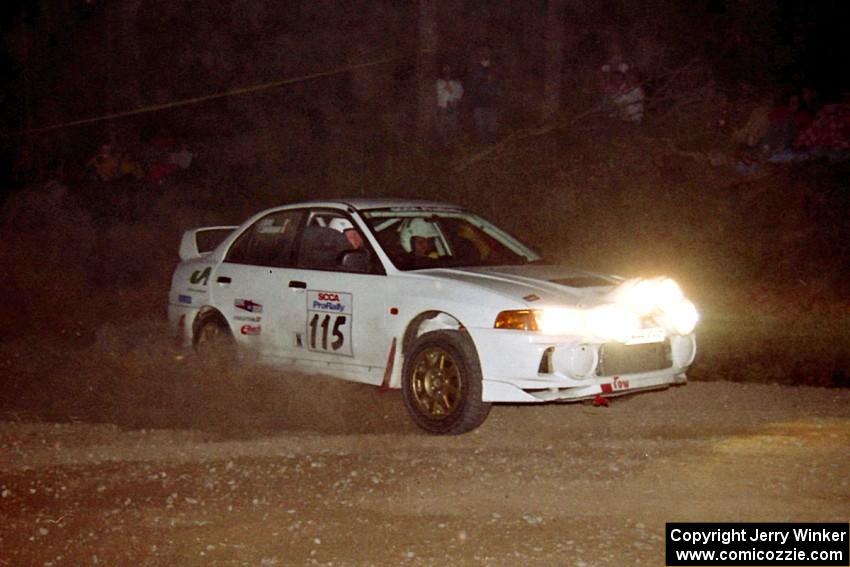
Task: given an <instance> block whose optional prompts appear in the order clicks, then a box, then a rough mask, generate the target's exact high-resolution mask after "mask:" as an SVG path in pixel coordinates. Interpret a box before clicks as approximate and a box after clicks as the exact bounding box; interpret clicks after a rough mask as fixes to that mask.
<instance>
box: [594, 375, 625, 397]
mask: <svg viewBox="0 0 850 567" xmlns="http://www.w3.org/2000/svg"><path fill="white" fill-rule="evenodd" d="M629 387H630V384H629V381H628V380H625V379H623V378H620V377H619V376H614V380H613V381H612V382H610V383H609V384H601V385H600V388H601V389H602V392H603V393H605V394H610V393H611V392H617V391H620V390H628V389H629Z"/></svg>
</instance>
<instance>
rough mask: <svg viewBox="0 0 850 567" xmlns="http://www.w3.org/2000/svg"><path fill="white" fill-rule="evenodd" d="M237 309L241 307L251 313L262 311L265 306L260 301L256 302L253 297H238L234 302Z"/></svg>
mask: <svg viewBox="0 0 850 567" xmlns="http://www.w3.org/2000/svg"><path fill="white" fill-rule="evenodd" d="M233 305H234V306H235V307H236V309H241V310H243V311H247V312H249V313H262V312H263V306H262V304H260V303H255V302H254V301H253V300H252V299H236V300H235V301H234V302H233Z"/></svg>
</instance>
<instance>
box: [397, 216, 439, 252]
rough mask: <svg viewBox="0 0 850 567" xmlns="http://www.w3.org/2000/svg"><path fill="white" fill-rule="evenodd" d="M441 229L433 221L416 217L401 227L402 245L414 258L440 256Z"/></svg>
mask: <svg viewBox="0 0 850 567" xmlns="http://www.w3.org/2000/svg"><path fill="white" fill-rule="evenodd" d="M439 239H440V231H439V230H437V227H436V226H434V224H433V223H430V222H428V221H426V220H425V219H420V218H415V219H413V220H411V221H410V222H408V223H407V224H406V225H405V226H404V227H403V228H402V229H401V246H402V247H403V248H404V251H405V252H407V253H408V254H412V255H413V257H414V258H433V259H436V258H439V257H440V253H439V250H438V248H437V246H438V242H439Z"/></svg>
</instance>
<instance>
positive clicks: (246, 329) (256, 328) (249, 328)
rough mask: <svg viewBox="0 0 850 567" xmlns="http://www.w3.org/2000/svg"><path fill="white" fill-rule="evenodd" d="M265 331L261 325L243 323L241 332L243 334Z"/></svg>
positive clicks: (255, 333)
mask: <svg viewBox="0 0 850 567" xmlns="http://www.w3.org/2000/svg"><path fill="white" fill-rule="evenodd" d="M262 331H263V328H262V327H261V326H260V325H242V327H240V328H239V332H240V333H242V334H243V335H259V334H260V333H261V332H262Z"/></svg>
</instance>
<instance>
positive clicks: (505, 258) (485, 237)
mask: <svg viewBox="0 0 850 567" xmlns="http://www.w3.org/2000/svg"><path fill="white" fill-rule="evenodd" d="M362 215H363V218H364V219H365V220H366V223H367V224H368V225H369V228H370V229H371V230H372V233H373V234H374V235H375V237H376V238H377V240H378V242H379V243H380V245H381V247H382V248H383V249H384V251H385V252H386V253H387V256H389V258H390V260H391V261H392V263H393V264H394V265H395V266H396V268H398V269H400V270H421V269H427V268H449V267H461V266H500V265H517V264H528V263H530V262H539V261H541V258H540V255H539V254H537V253H536V252H534V251H533V250H532V249H531V248H529V247H528V246H526V245H525V244H523V243H522V242H520V241H519V240H517V239H516V238H514V237H513V236H511V235H509V234H508V233H506V232H505V231H503V230H501V229H500V228H498V227H496V226H495V225H493V224H491V223H489V222H488V221H486V220H484V219H482V218H481V217H479V216H476V215H473V214H471V213H467V212H464V211H460V210H456V209H445V210H443V209H423V208H418V207H411V208H409V209H408V208H398V207H393V208H388V209H374V210H370V211H364V212H363V213H362Z"/></svg>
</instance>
